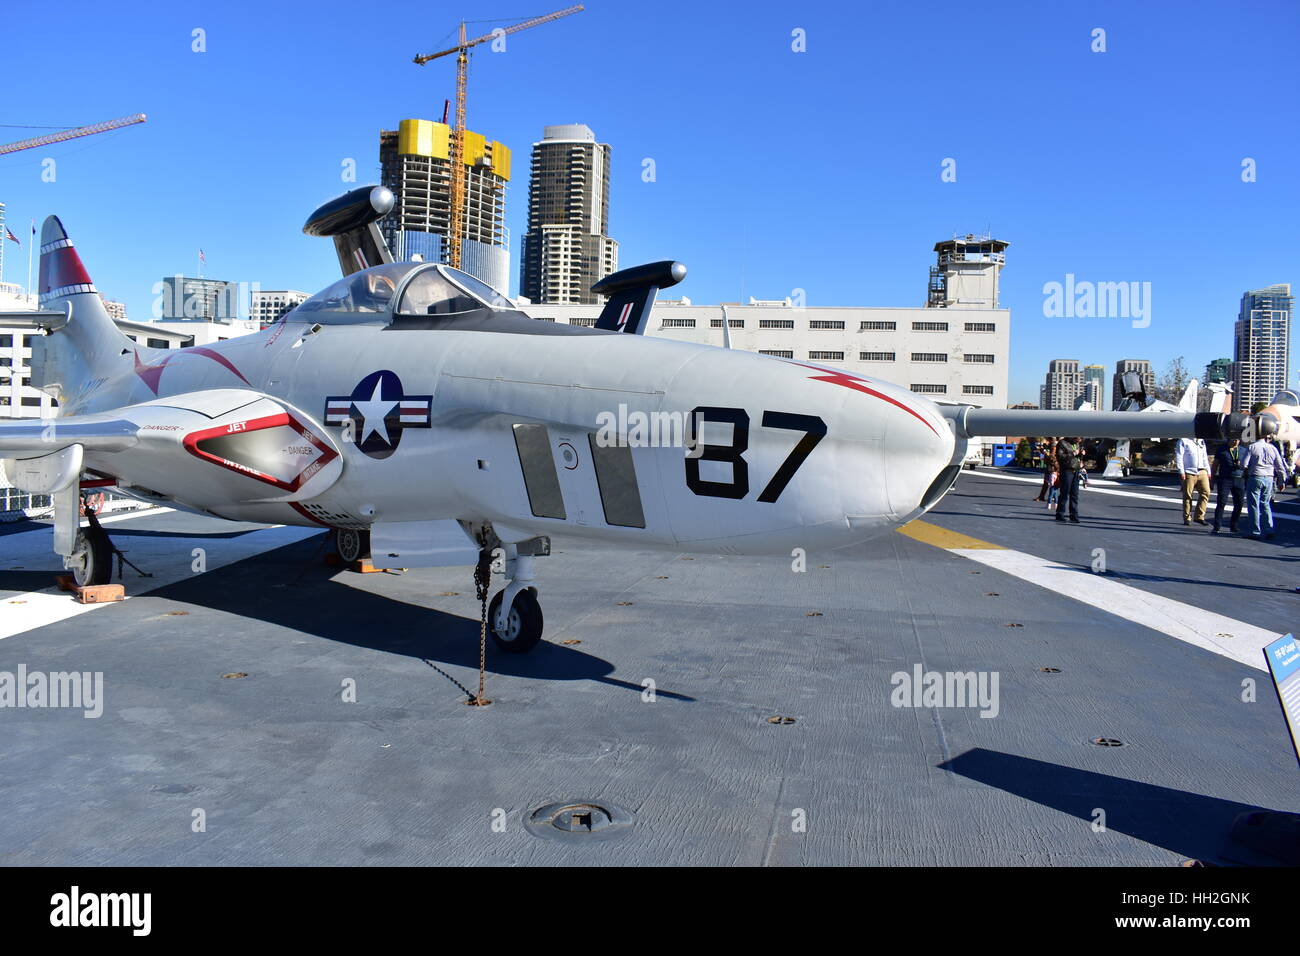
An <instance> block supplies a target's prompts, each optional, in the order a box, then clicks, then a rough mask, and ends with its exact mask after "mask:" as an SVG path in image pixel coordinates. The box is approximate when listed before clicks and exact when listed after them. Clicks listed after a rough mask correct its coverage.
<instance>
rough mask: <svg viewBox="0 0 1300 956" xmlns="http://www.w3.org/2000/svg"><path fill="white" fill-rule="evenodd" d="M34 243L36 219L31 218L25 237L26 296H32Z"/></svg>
mask: <svg viewBox="0 0 1300 956" xmlns="http://www.w3.org/2000/svg"><path fill="white" fill-rule="evenodd" d="M34 245H36V220H35V219H33V220H32V232H31V235H29V236H28V237H27V298H28V300H29V301H30V299H31V297H32V246H34Z"/></svg>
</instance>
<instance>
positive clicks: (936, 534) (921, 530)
mask: <svg viewBox="0 0 1300 956" xmlns="http://www.w3.org/2000/svg"><path fill="white" fill-rule="evenodd" d="M898 533H899V534H905V535H907V536H908V537H909V538H912V539H914V540H916V541H920V542H921V543H922V544H932V545H934V546H935V547H936V548H944V549H945V550H951V549H952V548H964V549H967V550H972V551H973V550H985V551H1005V550H1006V548H1004V547H1003V546H1002V545H1000V544H993V543H992V542H990V541H981V540H980V539H979V538H972V537H971V536H970V535H966V534H961V533H959V532H957V531H949V530H948V529H947V528H940V527H939V526H938V525H937V524H930V523H929V522H928V521H919V520H918V521H909V522H908V523H907V524H905V525H903V527H901V528H899V529H898Z"/></svg>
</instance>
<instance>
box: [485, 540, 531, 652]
mask: <svg viewBox="0 0 1300 956" xmlns="http://www.w3.org/2000/svg"><path fill="white" fill-rule="evenodd" d="M504 547H505V554H506V562H505V574H506V577H507V578H509V579H510V583H509V584H508V585H506V587H505V589H504V590H501V591H498V592H497V593H496V596H495V597H493V598H492V603H491V604H490V605H489V606H488V624H489V626H490V628H491V634H492V643H494V644H495V645H496V646H497V647H499V648H500V649H501V650H503V651H509V652H510V653H511V654H527V653H528V652H529V651H531V650H532V649H533V648H534V647H536V646H537V644H538V642H539V641H541V639H542V627H543V619H542V606H541V604H539V603H538V601H537V583H536V581H535V580H534V578H533V555H531V554H520V553H519V548H518V546H517V545H513V544H507V545H505V546H504Z"/></svg>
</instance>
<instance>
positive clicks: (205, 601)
mask: <svg viewBox="0 0 1300 956" xmlns="http://www.w3.org/2000/svg"><path fill="white" fill-rule="evenodd" d="M1037 481H1038V479H1037V477H1036V476H1034V475H1032V474H1031V473H1028V472H1017V471H1014V470H1005V469H997V470H995V469H989V468H982V469H979V470H977V471H973V472H965V473H963V474H962V475H961V477H960V478H959V480H958V484H957V487H956V488H955V489H954V491H953V492H951V493H950V494H949V495H948V496H947V497H946V498H944V499H943V500H942V501H941V502H940V504H939V505H938V506H937V507H936V508H935V510H933V511H932V512H930V513H929V514H927V515H926V516H925V517H924V518H923V519H921V520H920V521H918V522H914V523H912V524H911V525H908V526H907V527H905V528H904V529H902V531H901V532H900V533H893V534H889V535H887V536H885V537H883V538H880V539H877V540H875V541H873V542H871V543H869V544H867V545H864V546H861V547H858V548H855V549H851V550H847V551H836V552H827V553H815V552H810V553H808V554H807V555H806V565H805V569H804V570H802V571H800V570H796V569H795V568H794V567H792V563H793V562H794V559H793V558H787V557H774V558H749V557H727V556H723V557H718V556H708V555H689V554H672V553H651V552H635V551H618V550H607V549H604V548H591V547H589V546H585V545H581V544H580V543H578V542H575V541H571V540H568V539H565V538H561V537H556V538H555V539H554V541H553V549H554V550H553V553H552V554H551V555H550V556H548V557H544V558H541V559H539V562H538V563H539V565H540V567H539V574H540V576H541V579H542V583H543V587H544V606H545V613H546V618H547V620H546V624H547V630H546V637H545V642H544V643H543V644H542V645H541V646H539V647H538V648H537V649H536V651H534V652H533V653H531V654H526V655H511V654H506V653H503V652H501V651H499V650H498V649H496V648H495V647H494V646H493V645H492V644H491V642H489V644H488V647H487V657H486V696H487V697H488V698H490V699H491V701H492V703H491V705H490V706H487V707H470V706H466V701H467V699H469V697H471V696H472V695H473V694H474V693H475V692H476V690H477V683H478V666H479V604H478V601H477V600H476V599H475V593H474V586H473V582H472V581H471V576H470V569H469V568H443V569H420V570H410V571H407V572H380V573H371V574H359V573H355V572H353V571H349V570H343V569H340V568H339V567H337V566H335V565H330V564H328V563H327V562H326V556H327V553H328V551H329V547H328V545H327V536H326V535H325V533H324V532H313V531H311V530H308V529H297V528H287V527H274V528H266V527H262V526H254V525H236V524H230V523H226V522H218V521H215V520H210V519H206V518H200V517H195V516H192V515H189V514H186V513H181V512H175V511H166V510H154V511H147V512H139V513H127V514H123V515H117V516H113V517H112V518H110V519H107V520H106V524H105V527H106V530H108V531H109V532H110V534H111V535H112V538H113V541H114V543H115V544H116V545H117V546H118V547H119V548H121V549H122V550H123V551H124V552H125V553H126V555H127V557H128V558H129V559H130V560H131V561H132V562H134V563H135V564H137V565H138V566H139V567H140V568H141V569H143V570H144V571H146V572H149V573H151V574H152V575H153V577H151V578H141V577H139V576H138V575H137V574H136V573H135V572H133V571H132V570H131V569H130V568H128V569H126V572H125V575H124V577H123V578H122V581H123V583H124V584H125V586H126V590H127V594H128V595H129V597H128V599H127V600H126V601H124V602H121V603H113V604H106V605H86V606H82V605H77V604H75V603H74V602H73V601H72V598H71V597H70V596H69V595H67V594H65V593H62V592H60V591H59V590H58V589H57V588H56V587H55V586H54V579H55V576H56V574H58V573H60V572H61V567H60V565H59V559H58V558H57V556H55V555H53V554H52V553H51V552H50V546H49V531H48V526H47V525H45V524H42V523H39V522H25V523H22V524H12V525H4V526H0V638H3V639H2V640H0V672H10V673H16V672H17V671H18V669H19V668H20V667H21V668H25V669H26V670H27V671H29V672H30V671H44V672H59V671H79V672H102V674H103V690H102V698H103V699H102V701H101V703H102V705H103V707H102V713H101V714H100V716H98V717H93V718H89V717H87V716H86V714H85V713H84V712H83V711H82V710H76V709H68V708H62V709H52V708H44V709H16V710H13V711H11V712H10V713H8V714H7V715H6V725H5V726H6V733H5V734H4V735H3V737H0V804H2V805H3V806H4V807H5V808H6V810H5V813H4V814H3V815H2V816H0V860H3V861H4V862H5V863H7V864H11V865H29V864H64V865H77V866H83V865H99V864H119V865H170V864H179V865H206V864H253V865H270V864H312V863H317V864H319V863H326V864H343V865H357V864H360V865H367V864H453V865H454V864H502V865H507V864H510V865H514V864H521V863H522V864H530V863H532V864H568V865H586V864H615V865H617V864H636V865H681V864H716V865H746V866H750V865H752V866H780V865H792V864H795V865H846V864H848V865H899V864H901V865H909V864H910V865H993V866H1004V865H1009V866H1019V865H1057V866H1078V865H1117V866H1119V865H1123V866H1127V865H1155V866H1169V867H1174V866H1178V865H1181V864H1186V863H1187V862H1188V861H1200V862H1203V863H1209V864H1219V865H1233V864H1253V863H1267V862H1270V861H1269V860H1268V859H1266V858H1261V857H1259V856H1257V855H1252V854H1253V852H1254V851H1252V850H1251V849H1250V848H1248V847H1245V846H1242V845H1240V844H1239V843H1237V842H1235V841H1232V840H1230V839H1229V838H1228V837H1229V830H1230V828H1231V826H1232V823H1233V821H1234V820H1235V819H1236V818H1238V817H1239V815H1240V814H1242V813H1245V812H1247V811H1251V810H1256V809H1264V810H1281V811H1295V810H1297V809H1300V794H1297V790H1296V787H1295V779H1296V777H1295V774H1296V765H1295V756H1294V755H1293V753H1292V751H1291V748H1290V745H1289V741H1288V739H1287V731H1286V726H1285V723H1284V721H1283V718H1282V714H1281V712H1280V709H1279V707H1278V703H1277V699H1276V697H1275V696H1274V692H1273V690H1272V688H1271V686H1270V683H1269V677H1268V674H1267V672H1266V671H1265V670H1264V669H1263V667H1264V658H1263V655H1262V653H1260V648H1262V647H1263V646H1264V644H1266V643H1267V642H1268V641H1269V640H1272V639H1273V638H1275V637H1276V636H1278V635H1280V634H1282V633H1285V632H1286V631H1288V630H1291V629H1292V628H1293V623H1292V622H1293V621H1294V619H1295V612H1296V609H1297V607H1300V594H1297V593H1296V592H1295V591H1294V590H1293V589H1294V588H1296V587H1297V585H1300V574H1297V557H1296V556H1297V554H1300V551H1297V545H1298V544H1300V535H1297V531H1298V530H1300V528H1298V527H1297V525H1298V524H1300V508H1297V507H1296V506H1295V505H1294V504H1293V503H1291V500H1292V497H1293V494H1294V493H1293V492H1290V491H1288V492H1285V493H1284V494H1283V496H1282V501H1283V503H1282V504H1281V505H1280V506H1279V509H1278V512H1279V518H1278V525H1279V528H1278V534H1277V537H1276V539H1275V540H1272V541H1260V540H1248V539H1243V538H1241V537H1238V536H1235V535H1230V534H1228V533H1226V531H1225V533H1223V534H1219V535H1213V534H1210V533H1209V532H1208V529H1207V528H1204V527H1201V526H1198V525H1195V524H1193V525H1192V526H1190V527H1184V526H1183V524H1182V517H1181V503H1180V501H1179V499H1178V493H1177V490H1176V489H1175V488H1174V486H1173V484H1172V482H1171V481H1164V480H1161V479H1159V478H1133V479H1129V480H1128V481H1126V482H1124V483H1123V484H1118V483H1114V482H1105V481H1101V480H1099V479H1095V478H1094V479H1093V480H1092V483H1091V486H1090V487H1089V488H1088V490H1087V491H1085V492H1084V494H1083V496H1082V499H1083V500H1082V506H1081V510H1082V514H1083V521H1082V523H1081V524H1079V525H1069V524H1066V525H1061V524H1057V523H1055V522H1053V521H1052V514H1051V513H1050V512H1048V511H1047V510H1046V509H1045V508H1044V505H1043V504H1042V503H1040V502H1034V501H1032V500H1031V499H1032V498H1033V496H1034V494H1035V493H1036V491H1037ZM1211 513H1212V512H1211ZM196 549H201V553H202V555H203V559H204V566H205V568H206V570H204V571H203V572H202V573H195V572H194V570H193V567H194V562H195V560H196V558H195V553H196ZM971 672H973V673H974V674H975V675H977V678H978V681H980V682H983V683H979V684H978V686H979V688H980V689H981V693H980V694H977V695H975V696H976V697H977V698H978V699H974V700H966V701H965V702H964V704H963V705H960V706H954V705H953V704H952V701H950V700H947V699H945V700H943V701H939V702H938V703H936V702H934V701H927V700H926V699H925V697H924V695H921V694H917V693H915V692H916V691H917V690H918V689H919V688H920V687H921V685H922V681H923V678H924V675H926V674H930V673H939V674H950V673H971ZM900 675H901V676H900ZM994 682H995V683H994ZM972 686H975V685H972ZM1252 687H1253V688H1255V689H1254V691H1253V693H1252V692H1251V690H1250V688H1252ZM548 806H560V807H565V808H570V809H571V808H579V809H578V810H573V812H572V815H571V817H570V818H569V819H568V820H567V822H566V821H565V820H559V821H556V822H552V821H551V820H550V819H549V818H548V817H547V816H546V814H545V813H543V814H542V816H541V817H540V818H538V817H535V816H534V815H535V813H536V812H538V811H539V810H541V809H542V808H546V807H548ZM584 808H585V809H584ZM565 812H566V813H568V812H569V810H568V809H566V811H565ZM539 820H540V821H541V822H540V823H539ZM196 821H201V822H202V825H201V826H199V825H198V824H197V823H196ZM561 824H563V825H561Z"/></svg>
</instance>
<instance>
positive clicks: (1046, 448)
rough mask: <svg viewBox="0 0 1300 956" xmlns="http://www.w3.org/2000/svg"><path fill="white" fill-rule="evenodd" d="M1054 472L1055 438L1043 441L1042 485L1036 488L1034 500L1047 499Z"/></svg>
mask: <svg viewBox="0 0 1300 956" xmlns="http://www.w3.org/2000/svg"><path fill="white" fill-rule="evenodd" d="M1055 472H1056V439H1055V438H1048V439H1046V440H1045V441H1044V442H1043V486H1042V487H1041V488H1039V489H1038V497H1037V498H1035V499H1034V500H1035V501H1047V500H1048V499H1049V493H1050V492H1051V490H1052V475H1053V474H1054V473H1055Z"/></svg>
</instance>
